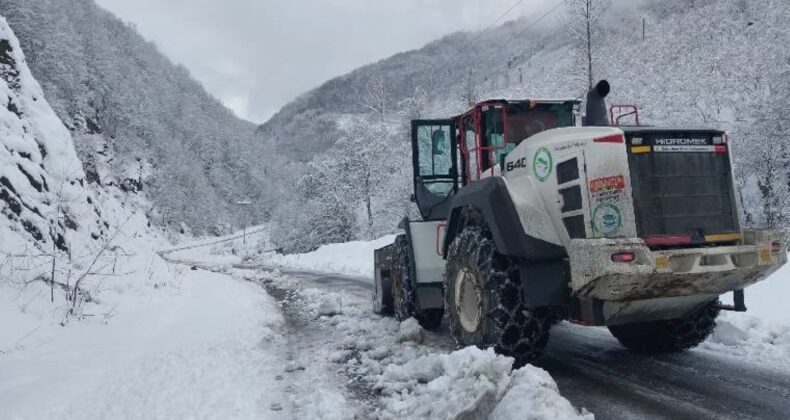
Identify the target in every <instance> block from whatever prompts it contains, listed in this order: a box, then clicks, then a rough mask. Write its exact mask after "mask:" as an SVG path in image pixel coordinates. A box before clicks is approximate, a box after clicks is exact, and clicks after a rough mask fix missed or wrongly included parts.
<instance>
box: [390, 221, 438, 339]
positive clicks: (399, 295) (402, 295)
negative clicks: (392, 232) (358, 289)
mask: <svg viewBox="0 0 790 420" xmlns="http://www.w3.org/2000/svg"><path fill="white" fill-rule="evenodd" d="M390 273H391V276H392V277H391V278H392V280H391V287H392V303H393V309H394V312H395V318H396V319H397V320H398V321H405V320H407V319H409V318H412V317H414V318H416V319H417V321H419V323H420V325H421V326H422V327H423V328H425V329H427V330H434V329H436V328H438V327H439V325H441V323H442V318H443V317H444V311H443V310H442V309H441V308H439V309H425V310H418V308H417V304H416V301H417V291H416V289H415V287H414V282H413V281H412V279H411V254H410V253H409V241H408V240H407V239H406V235H398V236H397V237H395V255H394V257H393V267H392V270H391V271H390Z"/></svg>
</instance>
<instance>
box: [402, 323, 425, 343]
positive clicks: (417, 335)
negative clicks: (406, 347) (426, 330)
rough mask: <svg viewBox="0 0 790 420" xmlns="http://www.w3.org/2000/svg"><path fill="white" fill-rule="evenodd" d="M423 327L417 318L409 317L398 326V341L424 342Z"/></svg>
mask: <svg viewBox="0 0 790 420" xmlns="http://www.w3.org/2000/svg"><path fill="white" fill-rule="evenodd" d="M422 336H423V329H422V327H421V326H420V322H419V321H417V320H416V319H415V318H409V319H407V320H405V321H403V322H401V323H400V325H399V326H398V341H413V342H415V343H422Z"/></svg>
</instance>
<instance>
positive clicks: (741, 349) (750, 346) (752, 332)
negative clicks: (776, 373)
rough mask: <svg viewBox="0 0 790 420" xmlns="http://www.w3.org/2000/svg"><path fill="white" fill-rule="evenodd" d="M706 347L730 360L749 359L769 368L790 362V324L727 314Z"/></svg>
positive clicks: (720, 318) (717, 322)
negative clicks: (728, 357) (735, 358)
mask: <svg viewBox="0 0 790 420" xmlns="http://www.w3.org/2000/svg"><path fill="white" fill-rule="evenodd" d="M702 348H704V349H709V350H714V351H716V352H717V353H720V354H722V355H727V356H730V357H738V358H746V359H748V360H749V361H750V362H754V363H757V364H760V365H763V366H766V367H770V368H774V367H775V366H777V364H778V365H780V366H786V365H787V363H788V362H790V325H787V324H777V323H773V322H770V321H765V320H763V319H760V318H757V317H754V316H749V315H746V314H739V313H723V314H721V315H720V316H719V318H718V319H717V320H716V329H715V330H714V331H713V334H712V335H711V336H710V338H709V339H708V340H707V341H706V342H704V343H703V344H702Z"/></svg>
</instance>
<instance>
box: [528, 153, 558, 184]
mask: <svg viewBox="0 0 790 420" xmlns="http://www.w3.org/2000/svg"><path fill="white" fill-rule="evenodd" d="M552 166H554V159H553V158H552V157H551V152H549V150H548V149H546V148H545V147H541V148H540V149H538V151H537V152H536V153H535V157H534V158H533V159H532V172H533V173H534V174H535V177H536V178H538V181H540V182H543V181H545V180H547V179H549V175H551V167H552Z"/></svg>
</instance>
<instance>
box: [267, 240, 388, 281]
mask: <svg viewBox="0 0 790 420" xmlns="http://www.w3.org/2000/svg"><path fill="white" fill-rule="evenodd" d="M394 240H395V235H387V236H384V237H381V238H379V239H376V240H373V241H353V242H346V243H341V244H329V245H324V246H322V247H320V248H318V249H317V250H315V251H313V252H308V253H306V254H292V255H282V254H274V253H272V254H267V255H264V256H263V258H262V261H261V262H262V263H263V264H266V265H273V266H279V267H289V268H298V269H302V270H310V271H321V272H326V273H339V274H347V275H352V276H364V277H371V275H372V273H373V250H375V249H376V248H381V247H383V246H385V245H388V244H391V243H392V242H393V241H394Z"/></svg>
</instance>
